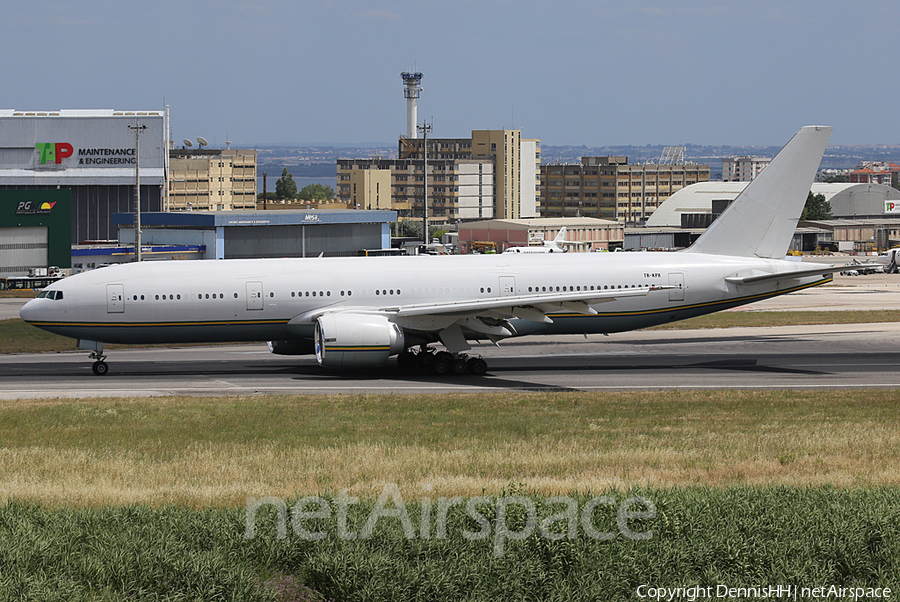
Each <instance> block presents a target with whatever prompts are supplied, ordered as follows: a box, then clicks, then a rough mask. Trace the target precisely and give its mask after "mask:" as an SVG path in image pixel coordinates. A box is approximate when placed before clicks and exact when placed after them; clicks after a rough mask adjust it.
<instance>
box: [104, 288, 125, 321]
mask: <svg viewBox="0 0 900 602" xmlns="http://www.w3.org/2000/svg"><path fill="white" fill-rule="evenodd" d="M106 313H108V314H123V313H125V285H124V284H107V285H106Z"/></svg>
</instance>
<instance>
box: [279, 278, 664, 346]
mask: <svg viewBox="0 0 900 602" xmlns="http://www.w3.org/2000/svg"><path fill="white" fill-rule="evenodd" d="M670 288H674V287H673V286H671V285H662V286H647V287H641V288H628V289H616V290H608V291H597V290H594V291H566V292H552V293H534V294H530V295H515V296H508V297H489V298H481V299H469V300H459V301H446V302H437V303H420V304H409V305H384V306H381V307H377V308H373V307H366V308H352V307H339V306H325V307H321V308H319V309H316V310H314V311H311V312H306V313H304V314H300V315H298V316H295V317H294V318H293V319H292V320H290V322H289V324H303V323H309V322H315V321H316V320H318V319H319V318H320V317H322V316H324V315H325V314H331V313H380V314H384V315H388V316H391V319H392V321H393V322H395V323H397V324H398V325H399V326H401V327H402V328H404V329H407V330H411V331H416V332H423V333H427V332H431V333H436V334H437V335H438V337H440V339H441V341H442V342H443V343H444V345H445V346H446V347H447V348H448V350H450V351H451V352H454V353H455V352H458V351H464V350H466V349H470V346H469V345H468V343H467V342H466V338H467V334H468V336H469V338H472V334H473V333H475V334H476V335H484V336H485V337H486V338H488V339H490V340H491V341H493V342H494V343H496V342H497V341H499V340H500V339H503V338H506V337H509V336H513V335H514V334H516V329H515V327H514V326H513V325H512V323H510V322H509V319H511V318H520V319H524V320H533V321H536V322H543V323H546V324H552V323H553V320H552V319H551V318H549V317H548V316H547V314H549V313H554V312H560V311H565V312H574V313H581V314H596V313H597V311H596V310H595V309H593V308H592V307H591V304H596V303H604V302H609V301H614V300H616V299H623V298H626V297H645V296H647V295H649V294H650V293H651V292H653V291H658V290H667V289H670Z"/></svg>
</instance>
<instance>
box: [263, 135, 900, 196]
mask: <svg viewBox="0 0 900 602" xmlns="http://www.w3.org/2000/svg"><path fill="white" fill-rule="evenodd" d="M664 148H665V145H662V144H659V145H645V146H628V145H622V146H549V145H542V146H541V162H542V163H545V164H546V163H579V162H580V161H581V157H587V156H607V155H610V156H626V157H628V161H629V163H646V162H651V161H655V160H657V159H659V158H660V156H662V154H663V149H664ZM780 149H781V147H780V146H718V145H698V144H687V145H685V159H686V160H688V161H691V162H693V163H699V164H702V165H709V166H710V178H711V179H713V180H715V179H718V178H720V177H721V175H722V158H723V157H735V156H743V155H755V156H759V157H774V156H775V155H776V154H777V153H778V151H779V150H780ZM257 151H258V163H257V166H258V169H257V171H258V179H257V188H258V189H259V192H262V186H263V177H262V176H263V173H264V172H265V173H266V174H267V177H268V178H272V183H271V184H270V185H269V190H274V186H275V184H274V182H275V180H277V179H278V178H279V177H280V176H281V172H282V170H283V169H284V168H287V170H288V172H289V173H291V174H292V175H293V176H294V178H314V179H315V180H316V181H317V183H318V181H320V180H322V181H323V183H326V182H324V180H327V179H329V178H331V179H333V178H335V177H336V174H337V160H338V159H356V158H372V157H379V158H382V159H396V158H397V146H391V147H388V146H359V147H348V146H272V147H257ZM864 161H884V162H894V163H900V145H884V144H878V145H843V146H829V147H828V148H827V149H826V151H825V156H824V157H823V158H822V163H821V165H820V169H838V170H850V169H854V168H856V167H857V166H858V165H860V164H861V163H863V162H864Z"/></svg>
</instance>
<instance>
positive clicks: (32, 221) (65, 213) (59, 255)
mask: <svg viewBox="0 0 900 602" xmlns="http://www.w3.org/2000/svg"><path fill="white" fill-rule="evenodd" d="M71 215H72V209H71V193H70V192H69V191H68V190H65V189H62V188H61V189H59V190H56V189H53V190H0V278H8V277H10V276H26V275H27V274H28V273H29V271H30V270H31V269H32V268H36V267H44V268H45V267H47V266H50V265H54V266H57V267H59V268H62V269H67V268H69V267H70V261H71V254H70V250H71V245H72V222H71Z"/></svg>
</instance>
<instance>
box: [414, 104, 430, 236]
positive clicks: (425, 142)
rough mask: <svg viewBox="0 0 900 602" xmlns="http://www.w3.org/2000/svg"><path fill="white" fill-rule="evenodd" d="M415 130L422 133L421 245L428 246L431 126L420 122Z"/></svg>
mask: <svg viewBox="0 0 900 602" xmlns="http://www.w3.org/2000/svg"><path fill="white" fill-rule="evenodd" d="M416 129H417V130H419V131H420V132H422V173H423V175H424V180H425V196H424V197H423V199H422V243H423V244H426V245H427V244H428V243H429V242H431V241H430V240H428V132H430V131H431V124H430V123H428V122H427V121H425V120H424V119H423V120H422V125H417V126H416Z"/></svg>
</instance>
